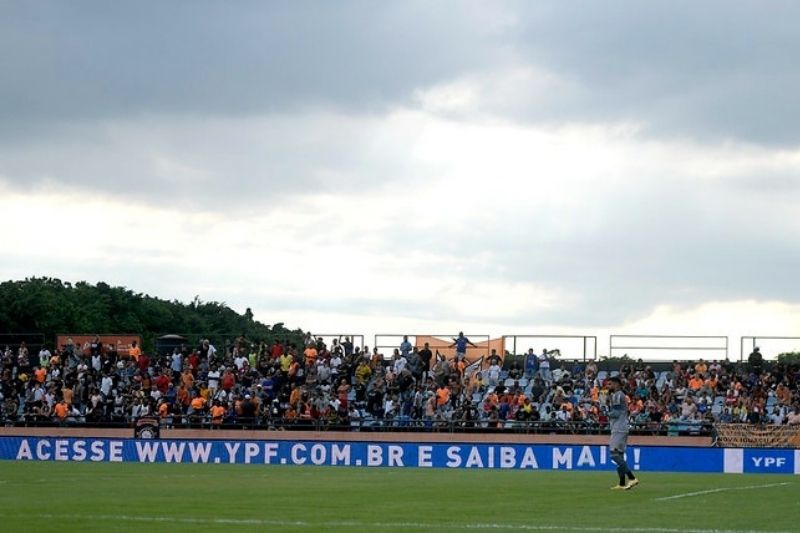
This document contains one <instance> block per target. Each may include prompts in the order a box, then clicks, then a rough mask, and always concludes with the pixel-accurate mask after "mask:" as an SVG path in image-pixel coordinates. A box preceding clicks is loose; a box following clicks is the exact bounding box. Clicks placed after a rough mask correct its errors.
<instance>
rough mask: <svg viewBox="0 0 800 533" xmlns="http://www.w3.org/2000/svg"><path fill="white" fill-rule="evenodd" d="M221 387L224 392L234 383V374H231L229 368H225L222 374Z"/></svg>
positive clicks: (228, 390) (229, 389)
mask: <svg viewBox="0 0 800 533" xmlns="http://www.w3.org/2000/svg"><path fill="white" fill-rule="evenodd" d="M221 385H222V389H223V390H224V391H225V392H230V391H231V389H232V388H233V386H234V385H236V376H234V375H233V372H231V369H230V368H227V369H225V373H224V374H223V375H222V383H221Z"/></svg>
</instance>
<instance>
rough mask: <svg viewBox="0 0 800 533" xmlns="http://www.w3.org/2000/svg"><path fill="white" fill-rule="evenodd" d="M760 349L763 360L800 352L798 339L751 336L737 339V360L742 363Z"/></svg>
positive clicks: (799, 340) (799, 339)
mask: <svg viewBox="0 0 800 533" xmlns="http://www.w3.org/2000/svg"><path fill="white" fill-rule="evenodd" d="M756 347H759V348H760V351H761V355H762V356H763V357H764V359H775V358H777V357H778V355H780V354H781V353H784V352H800V337H772V336H769V335H758V336H755V335H751V336H746V337H741V338H740V339H739V360H740V361H743V360H745V359H746V358H747V356H748V355H750V353H751V352H753V351H754V350H755V349H756Z"/></svg>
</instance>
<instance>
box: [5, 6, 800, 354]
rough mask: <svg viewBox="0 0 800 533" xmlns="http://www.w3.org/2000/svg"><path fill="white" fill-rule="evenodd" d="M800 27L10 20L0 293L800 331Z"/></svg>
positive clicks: (679, 17) (758, 23)
mask: <svg viewBox="0 0 800 533" xmlns="http://www.w3.org/2000/svg"><path fill="white" fill-rule="evenodd" d="M798 19H800V4H797V3H796V2H791V1H785V2H781V1H775V2H763V1H761V2H755V1H739V2H734V3H731V2H723V1H719V2H702V3H697V2H689V1H685V2H669V3H659V4H651V3H642V2H636V1H630V2H602V3H600V2H592V3H578V2H575V3H570V2H562V1H552V2H502V3H501V2H468V1H463V2H428V1H425V2H415V1H403V2H388V3H387V2H304V1H291V2H289V1H287V2H262V1H257V2H244V1H241V2H236V3H229V2H199V1H192V2H189V1H184V2H162V1H158V2H111V3H109V2H101V1H94V2H86V1H83V2H81V1H75V2H60V1H59V2H46V1H41V2H23V1H18V2H14V1H8V2H3V3H1V4H0V67H2V78H0V212H2V213H3V224H2V231H0V249H2V260H1V261H0V277H1V278H2V279H22V278H25V277H27V276H33V275H36V276H54V277H58V278H61V279H64V280H71V281H78V280H87V281H90V282H97V281H106V282H109V283H111V284H116V285H124V286H126V287H129V288H131V289H133V290H136V291H141V292H147V293H149V294H152V295H155V296H159V297H163V298H167V299H173V298H177V299H180V300H184V301H188V300H191V299H192V298H193V297H194V296H195V295H199V296H200V298H201V299H204V300H218V301H225V302H227V303H228V304H230V305H231V306H232V307H233V308H235V309H237V310H239V311H244V309H245V308H246V307H252V309H253V311H254V312H255V314H256V318H257V319H259V320H262V321H264V322H267V323H274V322H278V321H282V322H286V323H287V325H289V326H292V327H301V328H303V329H309V330H311V331H314V332H320V333H322V332H358V333H365V334H367V335H368V336H369V337H371V335H372V334H375V333H384V332H386V333H388V332H392V333H402V332H408V333H420V334H422V333H439V332H452V331H457V330H459V329H463V330H465V331H467V332H472V333H474V334H491V335H493V336H496V335H503V334H511V333H531V334H537V333H539V334H551V333H580V334H598V335H600V336H601V339H600V340H599V344H600V346H599V349H600V352H601V353H605V352H607V351H608V350H607V341H606V340H605V338H604V337H603V336H604V335H607V334H608V333H610V332H611V333H642V334H656V333H671V334H708V335H730V336H731V337H736V340H735V341H734V340H733V339H732V341H731V342H732V344H735V345H736V349H735V354H732V355H735V356H736V357H738V336H739V335H800V284H798V283H797V275H798V267H799V266H800V216H798V205H800V203H799V202H798V199H800V128H798V124H800V100H799V99H798V97H797V95H798V94H800V70H798V68H797V66H796V62H797V59H796V58H797V56H798V53H800V32H798V31H797V27H796V22H797V20H798Z"/></svg>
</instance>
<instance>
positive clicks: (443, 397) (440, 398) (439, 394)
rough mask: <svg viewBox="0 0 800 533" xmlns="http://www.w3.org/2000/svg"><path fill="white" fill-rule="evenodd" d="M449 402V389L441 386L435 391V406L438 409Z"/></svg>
mask: <svg viewBox="0 0 800 533" xmlns="http://www.w3.org/2000/svg"><path fill="white" fill-rule="evenodd" d="M449 401H450V389H449V388H448V387H446V386H444V385H443V386H441V387H439V388H438V389H436V405H437V406H438V407H440V408H442V407H444V406H445V405H447V402H449Z"/></svg>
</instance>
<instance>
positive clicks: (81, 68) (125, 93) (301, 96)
mask: <svg viewBox="0 0 800 533" xmlns="http://www.w3.org/2000/svg"><path fill="white" fill-rule="evenodd" d="M465 7H467V6H466V5H465ZM0 14H1V15H2V16H0V50H2V52H0V64H2V65H3V66H4V73H3V77H4V83H3V84H2V85H0V101H2V102H3V105H2V106H0V118H2V119H3V121H4V122H5V123H6V124H8V123H9V121H12V122H13V123H14V125H16V124H17V123H21V124H25V123H27V122H30V121H45V122H53V121H58V120H67V121H69V120H78V121H84V120H92V119H95V118H107V117H112V118H113V117H120V116H131V115H134V116H135V115H137V114H142V113H145V114H147V113H189V114H200V115H206V114H212V115H213V114H225V115H228V114H231V115H248V114H261V113H266V112H272V111H281V112H285V111H287V110H291V109H293V108H305V107H308V106H315V105H317V106H318V105H326V104H330V105H333V106H335V107H342V108H345V109H359V110H364V109H366V110H370V109H373V110H374V109H383V108H384V107H385V106H386V104H387V102H394V101H396V100H397V99H398V98H402V97H404V95H406V94H407V93H408V92H409V91H410V90H412V89H413V88H415V87H418V86H420V85H423V86H424V85H427V84H429V83H432V82H434V81H436V80H440V79H447V78H448V77H450V76H453V75H455V74H457V73H458V72H461V71H462V70H464V69H467V68H474V67H475V66H476V65H482V66H487V65H490V64H493V63H494V62H496V61H497V60H498V58H499V54H500V52H499V51H498V50H497V49H496V48H488V47H487V48H481V47H476V46H475V38H476V37H477V35H476V33H475V29H476V27H477V25H478V24H480V22H481V20H480V14H479V13H476V12H475V10H473V9H451V8H450V7H448V6H446V5H433V4H429V3H416V2H404V3H398V4H375V3H371V2H346V3H327V2H302V1H301V2H250V1H246V2H237V3H235V4H230V3H227V2H210V1H201V2H177V1H171V2H169V1H168V2H129V3H125V2H111V3H108V2H102V3H100V2H92V1H83V2H80V1H79V2H69V3H63V2H34V3H5V4H4V5H3V7H2V8H0ZM7 127H10V126H7ZM5 134H6V135H11V134H13V131H12V132H9V131H8V130H6V132H5Z"/></svg>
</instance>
